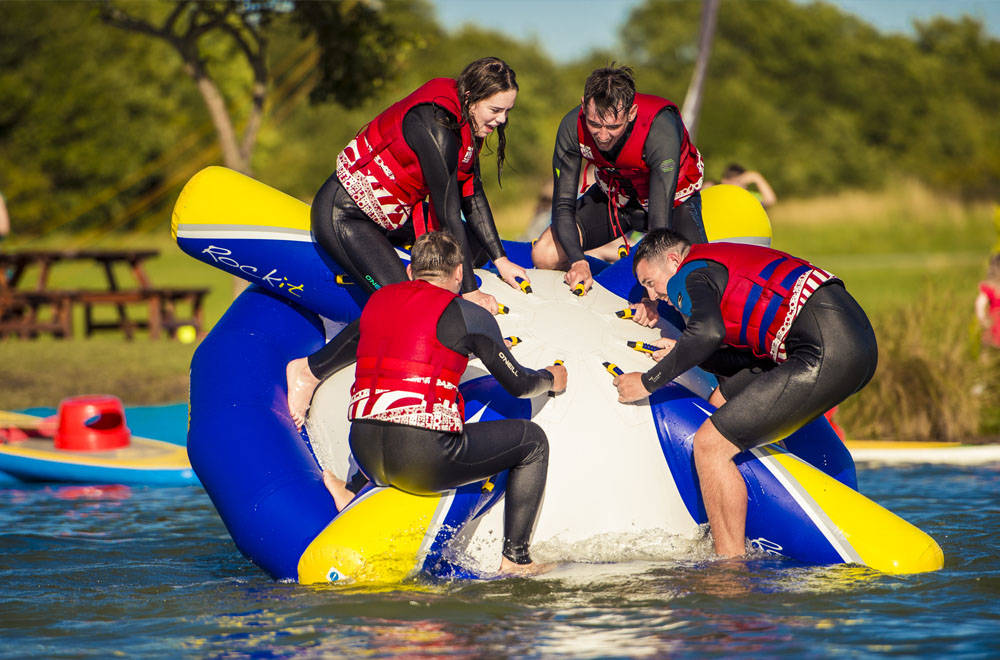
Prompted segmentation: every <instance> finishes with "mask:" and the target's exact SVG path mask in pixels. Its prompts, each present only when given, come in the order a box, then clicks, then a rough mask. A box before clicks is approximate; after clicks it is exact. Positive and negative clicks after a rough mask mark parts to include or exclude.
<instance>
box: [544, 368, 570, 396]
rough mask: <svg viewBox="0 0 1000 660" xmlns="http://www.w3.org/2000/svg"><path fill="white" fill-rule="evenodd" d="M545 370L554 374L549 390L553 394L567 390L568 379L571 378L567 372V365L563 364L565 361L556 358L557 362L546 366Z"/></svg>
mask: <svg viewBox="0 0 1000 660" xmlns="http://www.w3.org/2000/svg"><path fill="white" fill-rule="evenodd" d="M545 370H546V371H548V372H549V373H551V374H552V388H551V389H550V390H549V392H550V393H551V394H559V393H560V392H565V391H566V381H567V379H568V378H569V375H568V373H567V372H566V367H565V366H563V361H562V360H556V362H555V364H553V365H551V366H548V367H545Z"/></svg>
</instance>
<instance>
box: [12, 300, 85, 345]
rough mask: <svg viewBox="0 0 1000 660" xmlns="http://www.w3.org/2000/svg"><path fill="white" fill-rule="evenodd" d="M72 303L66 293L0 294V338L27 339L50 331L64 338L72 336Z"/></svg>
mask: <svg viewBox="0 0 1000 660" xmlns="http://www.w3.org/2000/svg"><path fill="white" fill-rule="evenodd" d="M73 302H74V294H73V292H70V291H3V292H0V337H5V336H7V335H16V336H19V337H21V338H22V339H31V338H34V337H37V336H38V335H39V334H40V333H43V332H51V333H52V334H53V336H55V337H61V338H63V339H68V338H70V337H72V336H73ZM45 311H48V314H45V313H44V312H45Z"/></svg>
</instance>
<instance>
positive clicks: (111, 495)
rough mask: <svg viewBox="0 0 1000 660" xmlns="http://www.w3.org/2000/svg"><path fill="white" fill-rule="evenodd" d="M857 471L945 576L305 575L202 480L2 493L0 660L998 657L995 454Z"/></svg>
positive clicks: (850, 571) (642, 570)
mask: <svg viewBox="0 0 1000 660" xmlns="http://www.w3.org/2000/svg"><path fill="white" fill-rule="evenodd" d="M858 478H859V482H860V487H861V490H862V492H864V493H865V494H867V495H868V496H869V497H872V498H873V499H875V500H876V501H878V502H879V503H880V504H882V505H884V506H886V507H888V508H889V509H891V510H892V511H894V512H896V513H897V514H899V515H901V516H903V517H904V518H906V519H907V520H910V521H911V522H913V523H915V524H916V525H918V526H919V527H921V528H922V529H924V530H925V531H927V532H928V533H930V534H931V535H932V536H933V537H934V538H935V539H937V541H938V543H939V544H940V545H941V547H942V548H943V550H944V553H945V568H944V569H943V570H941V571H938V572H936V573H928V574H923V575H910V576H890V575H883V574H879V573H876V572H874V571H870V570H867V569H863V568H858V567H851V566H832V567H815V566H805V565H800V564H796V563H793V562H789V561H781V560H775V559H768V558H761V559H754V560H750V561H747V562H736V563H728V562H720V561H713V560H711V559H708V558H707V553H706V552H703V551H702V550H701V549H698V548H695V549H693V550H691V551H689V552H688V553H687V554H682V555H681V556H672V557H663V558H658V559H656V560H645V561H627V562H621V563H607V564H572V565H567V566H561V567H559V568H558V569H557V570H556V571H554V572H553V573H552V574H550V575H548V576H546V577H544V578H538V579H532V580H526V579H520V580H514V579H510V580H498V581H489V582H467V583H450V584H419V583H413V584H411V585H407V586H405V587H403V588H399V589H395V590H389V591H370V590H363V589H357V588H356V589H351V588H345V587H334V586H327V585H324V586H299V585H295V584H280V583H276V582H274V581H272V580H271V579H270V578H268V577H267V576H266V575H265V574H264V573H263V572H262V571H261V570H259V569H258V568H256V567H255V566H253V565H252V564H250V563H249V562H248V561H246V560H245V559H244V558H243V557H242V556H241V555H240V554H239V552H238V551H237V550H236V548H235V546H234V545H233V543H232V541H231V540H230V538H229V535H228V533H227V532H226V530H225V528H224V527H223V525H222V523H221V521H220V520H219V517H218V515H217V514H216V512H215V510H214V508H213V507H212V505H211V503H210V502H209V500H208V497H207V496H206V495H205V493H204V491H203V490H201V489H200V488H147V487H133V488H126V487H122V486H112V487H104V488H93V487H79V486H68V487H60V486H52V485H49V486H43V485H38V486H26V487H20V488H13V489H6V490H0V571H2V573H0V575H2V580H3V582H2V585H0V658H21V657H26V656H34V657H56V656H62V657H66V656H72V657H107V656H111V655H115V654H124V655H126V656H138V657H169V658H175V657H240V656H247V655H253V656H258V657H292V656H295V657H345V656H352V657H353V656H359V655H363V656H367V657H395V656H400V655H404V656H411V657H412V656H416V657H425V656H429V657H435V656H445V655H447V656H459V657H461V656H489V657H514V656H516V657H553V656H564V655H565V656H574V657H602V658H604V657H643V656H659V657H663V656H669V657H678V658H685V657H691V658H696V657H697V658H701V657H704V656H706V655H725V656H744V657H750V656H752V657H761V656H764V657H781V656H783V657H803V656H806V655H808V656H810V657H845V656H849V657H852V658H853V657H874V656H881V655H886V654H888V655H896V656H904V657H905V656H911V657H912V656H928V657H934V656H949V657H967V658H995V657H998V656H1000V560H998V559H997V553H996V543H995V540H996V531H995V530H996V529H997V526H998V525H1000V506H998V501H1000V500H998V495H997V493H998V492H1000V464H991V465H985V466H976V467H956V466H939V465H938V466H929V465H921V466H909V467H865V466H859V471H858ZM627 554H628V553H627V551H626V549H624V548H623V556H627Z"/></svg>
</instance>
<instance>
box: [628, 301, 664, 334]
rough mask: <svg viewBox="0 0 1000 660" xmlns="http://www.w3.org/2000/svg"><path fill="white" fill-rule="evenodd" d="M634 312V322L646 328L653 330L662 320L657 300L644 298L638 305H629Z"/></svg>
mask: <svg viewBox="0 0 1000 660" xmlns="http://www.w3.org/2000/svg"><path fill="white" fill-rule="evenodd" d="M629 309H631V310H632V317H631V318H632V320H633V321H635V322H636V323H638V324H639V325H641V326H644V327H646V328H652V327H653V326H654V325H656V324H657V322H658V321H659V320H660V312H659V311H658V310H657V305H656V301H655V300H650V299H649V298H643V299H642V300H641V301H639V302H637V303H632V304H631V305H629Z"/></svg>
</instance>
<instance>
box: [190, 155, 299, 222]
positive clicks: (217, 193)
mask: <svg viewBox="0 0 1000 660" xmlns="http://www.w3.org/2000/svg"><path fill="white" fill-rule="evenodd" d="M181 224H183V225H222V224H238V225H248V226H255V227H256V226H259V227H275V228H282V229H299V230H304V231H309V228H310V221H309V205H308V204H306V203H305V202H302V201H301V200H298V199H295V198H294V197H292V196H290V195H286V194H285V193H283V192H281V191H280V190H276V189H275V188H272V187H270V186H267V185H265V184H263V183H261V182H259V181H255V180H254V179H251V178H250V177H248V176H246V175H244V174H240V173H239V172H236V171H234V170H230V169H227V168H225V167H217V166H213V167H206V168H205V169H203V170H201V171H200V172H198V173H197V174H195V175H194V176H193V177H191V180H190V181H188V182H187V184H185V186H184V189H183V190H181V194H180V196H179V197H178V198H177V203H176V204H174V212H173V214H172V215H171V217H170V234H171V235H172V236H173V237H174V240H176V239H177V227H178V225H181Z"/></svg>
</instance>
